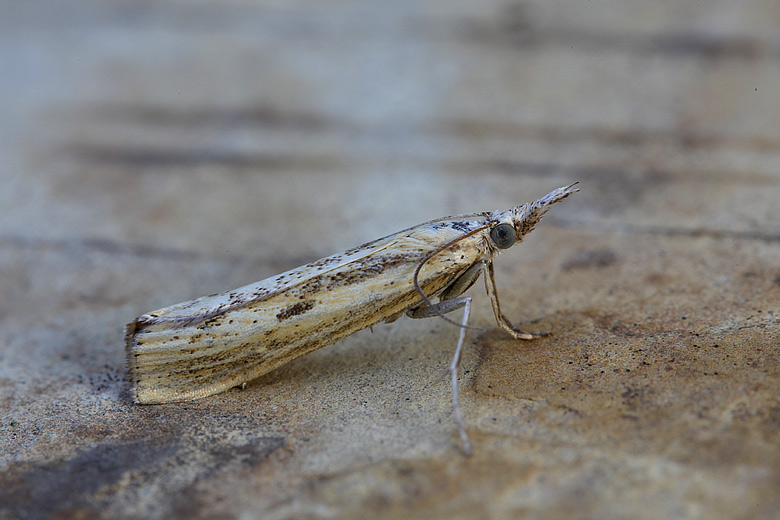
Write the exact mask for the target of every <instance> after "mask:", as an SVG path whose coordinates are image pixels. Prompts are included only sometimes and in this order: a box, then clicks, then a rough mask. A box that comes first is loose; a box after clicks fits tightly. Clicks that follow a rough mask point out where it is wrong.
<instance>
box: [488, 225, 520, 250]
mask: <svg viewBox="0 0 780 520" xmlns="http://www.w3.org/2000/svg"><path fill="white" fill-rule="evenodd" d="M490 238H492V239H493V243H494V244H496V245H497V246H498V247H499V248H501V249H506V248H507V247H511V246H512V244H514V243H515V239H516V238H517V234H516V233H515V227H514V226H513V225H512V224H499V225H497V226H496V227H494V228H493V229H492V230H491V231H490Z"/></svg>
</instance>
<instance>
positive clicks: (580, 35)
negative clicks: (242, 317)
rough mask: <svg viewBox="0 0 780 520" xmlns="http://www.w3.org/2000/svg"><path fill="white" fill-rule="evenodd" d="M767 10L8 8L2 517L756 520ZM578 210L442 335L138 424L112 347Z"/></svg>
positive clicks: (776, 157)
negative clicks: (444, 376) (547, 206)
mask: <svg viewBox="0 0 780 520" xmlns="http://www.w3.org/2000/svg"><path fill="white" fill-rule="evenodd" d="M778 16H780V11H779V10H778V7H777V3H776V2H771V1H759V0H750V1H748V2H740V3H739V4H736V3H733V4H730V3H723V2H716V1H705V2H695V3H680V2H626V1H615V0H604V1H589V2H542V1H529V2H522V3H505V2H498V1H487V2H478V3H474V2H443V1H439V2H425V3H418V2H406V1H401V2H375V3H365V2H357V3H352V2H299V3H285V2H266V3H262V4H258V3H255V2H242V1H238V0H236V1H226V2H218V3H215V2H205V1H202V2H175V1H171V0H163V1H159V2H152V3H144V2H140V3H139V2H137V1H118V2H110V3H106V2H97V1H92V0H65V1H63V2H42V1H33V2H17V3H14V4H13V5H11V4H10V3H7V4H6V5H4V6H2V7H0V28H1V29H2V30H0V42H2V43H1V44H0V63H2V69H1V70H0V74H1V76H0V94H2V99H3V100H4V101H3V110H2V111H1V112H0V164H1V167H0V176H1V177H2V187H3V189H2V190H0V203H2V207H3V208H4V212H3V218H2V219H0V294H2V298H0V518H2V519H6V518H8V519H11V518H145V519H148V518H151V519H155V518H238V517H241V518H264V519H266V518H268V519H274V518H276V519H285V518H347V519H349V518H367V517H371V518H442V517H447V518H474V517H477V516H479V517H485V516H487V517H490V518H499V519H501V518H507V519H508V518H512V519H514V518H546V519H555V518H632V519H656V518H707V519H717V518H723V519H736V518H738V519H754V518H755V519H764V518H765V519H769V518H776V517H777V511H778V509H780V493H779V492H778V491H779V490H780V469H778V468H780V397H778V388H779V387H780V355H779V354H778V351H777V345H778V342H779V341H780V314H779V313H780V262H779V261H778V259H780V204H778V203H777V201H778V198H780V169H779V167H778V164H780V132H779V131H778V130H779V125H778V121H780V101H779V99H780V98H778V96H777V85H778V84H780V70H779V69H778V67H777V55H778V53H779V52H780V40H778V37H777V34H778V33H777V20H778ZM574 181H579V182H580V186H581V190H582V191H581V192H580V193H578V194H577V195H576V196H574V197H572V198H570V199H568V200H566V201H565V202H563V203H561V204H560V205H558V206H556V207H554V208H553V210H552V211H551V213H550V214H549V215H548V217H546V219H545V221H544V222H543V223H542V224H541V225H540V226H539V228H538V229H537V230H536V231H534V233H533V234H532V235H530V236H529V237H528V239H527V241H526V242H525V243H524V244H523V245H521V246H519V247H516V248H513V249H512V250H510V251H509V252H507V253H506V254H503V255H501V257H499V258H498V259H497V262H496V265H497V273H496V276H497V279H498V283H499V291H500V295H501V297H502V304H503V307H504V312H505V313H506V314H507V315H508V316H510V317H511V318H512V319H513V320H515V321H516V322H518V323H525V324H526V325H527V327H529V328H538V329H551V330H553V331H554V332H555V335H554V336H552V337H550V338H545V339H542V340H538V341H534V342H532V343H517V342H515V341H513V340H511V339H510V338H508V337H507V336H506V335H505V334H504V333H503V332H502V331H501V330H500V329H498V328H497V327H495V326H494V322H493V318H492V315H491V312H490V308H489V307H490V306H489V303H488V300H487V299H486V298H485V296H484V295H483V294H482V291H481V284H478V285H477V286H476V287H475V288H474V289H472V290H471V292H470V293H471V294H472V295H474V298H475V312H474V314H473V318H472V323H473V324H474V325H476V326H479V327H483V328H484V330H482V331H470V332H469V336H468V343H467V346H466V351H465V358H464V361H463V370H464V373H463V376H462V378H461V395H462V400H463V407H464V413H465V416H466V422H467V424H468V430H469V434H470V435H471V437H472V442H473V444H474V455H473V456H472V457H470V458H468V457H464V456H463V455H462V454H461V453H460V452H459V450H458V447H457V435H456V433H455V428H454V424H453V421H452V418H451V403H450V395H449V389H448V385H447V383H446V382H439V381H438V380H437V378H438V376H439V373H440V371H441V369H442V368H443V367H445V366H446V364H447V362H448V361H449V359H450V356H451V355H452V350H453V348H454V345H455V339H456V335H457V331H456V330H455V329H454V328H453V327H452V326H450V325H448V324H446V323H444V322H442V321H441V320H408V319H401V320H399V321H397V322H395V323H393V324H389V325H383V326H380V327H376V328H375V330H374V331H373V333H372V332H370V331H364V332H361V333H359V334H356V335H354V336H352V337H350V338H348V339H347V340H344V341H342V342H340V343H338V344H336V345H334V346H331V347H328V348H325V349H322V350H320V351H318V352H315V353H314V354H311V355H309V356H306V357H304V358H301V359H299V360H297V361H295V362H294V363H292V364H290V365H288V366H286V367H284V368H282V369H280V370H278V371H276V372H274V373H271V374H268V375H267V376H265V377H263V378H261V379H259V380H257V381H256V382H254V383H252V384H250V385H249V386H248V387H247V388H246V389H245V390H243V391H240V390H233V391H230V392H227V393H225V394H222V395H219V396H215V397H211V398H207V399H203V400H200V401H194V402H189V403H180V404H174V405H164V406H149V407H139V406H136V405H133V404H131V403H130V401H129V399H128V393H127V386H126V383H125V382H124V381H123V377H124V367H123V362H124V350H123V349H124V347H123V339H122V327H123V325H124V323H126V322H128V321H130V320H131V319H132V318H133V317H134V316H136V315H138V314H140V313H142V312H146V311H150V310H153V309H156V308H159V307H161V306H164V305H167V304H172V303H176V302H179V301H182V300H186V299H189V298H193V297H197V296H201V295H205V294H210V293H213V292H217V291H222V290H227V289H231V288H234V287H238V286H240V285H243V284H246V283H250V282H253V281H256V280H259V279H262V278H265V277H267V276H270V275H273V274H275V273H277V272H280V271H282V270H285V269H288V268H291V267H295V266H297V265H300V264H303V263H306V262H308V261H312V260H315V259H317V258H320V257H322V256H325V255H328V254H331V253H334V252H337V251H340V250H343V249H345V248H347V247H350V246H354V245H357V244H360V243H363V242H366V241H368V240H371V239H374V238H377V237H379V236H382V235H384V234H388V233H391V232H393V231H397V230H399V229H402V228H404V227H408V226H410V225H414V224H416V223H418V222H422V221H425V220H428V219H430V218H435V217H439V216H443V215H447V214H453V213H462V212H470V211H481V210H492V209H499V208H500V209H505V208H508V207H511V206H513V205H516V204H520V203H523V202H526V201H529V200H533V199H534V198H536V197H539V196H541V195H543V194H545V193H547V192H548V191H549V190H551V189H553V188H555V187H558V186H561V185H565V184H568V183H571V182H574Z"/></svg>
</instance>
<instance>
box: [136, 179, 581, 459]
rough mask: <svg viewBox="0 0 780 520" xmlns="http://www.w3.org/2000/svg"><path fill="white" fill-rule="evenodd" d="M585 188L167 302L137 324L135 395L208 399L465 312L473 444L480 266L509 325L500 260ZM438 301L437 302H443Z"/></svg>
mask: <svg viewBox="0 0 780 520" xmlns="http://www.w3.org/2000/svg"><path fill="white" fill-rule="evenodd" d="M576 191H578V190H577V189H576V188H575V187H574V184H572V185H571V186H566V187H561V188H558V189H557V190H554V191H552V192H550V193H548V194H547V195H545V196H544V197H542V198H541V199H539V200H537V201H535V202H531V203H529V204H523V205H521V206H517V207H515V208H512V209H509V210H506V211H493V212H482V213H468V214H464V215H453V216H449V217H444V218H440V219H436V220H431V221H430V222H426V223H424V224H420V225H419V226H414V227H411V228H408V229H405V230H403V231H399V232H398V233H394V234H392V235H388V236H386V237H384V238H380V239H378V240H374V241H373V242H369V243H367V244H364V245H362V246H359V247H356V248H354V249H349V250H347V251H344V252H343V253H339V254H336V255H333V256H329V257H327V258H323V259H322V260H318V261H316V262H313V263H311V264H308V265H304V266H302V267H298V268H297V269H292V270H290V271H287V272H285V273H282V274H279V275H276V276H274V277H271V278H268V279H266V280H263V281H260V282H257V283H254V284H251V285H247V286H244V287H241V288H239V289H235V290H233V291H229V292H225V293H221V294H215V295H212V296H205V297H202V298H197V299H195V300H191V301H187V302H183V303H179V304H176V305H172V306H170V307H165V308H164V309H160V310H157V311H154V312H150V313H148V314H144V315H142V316H139V317H138V318H136V319H135V320H134V321H133V322H132V323H130V324H128V325H127V327H126V335H125V340H126V348H127V370H128V375H129V379H130V382H131V385H132V395H133V398H134V400H135V402H136V403H140V404H156V403H169V402H173V401H185V400H189V399H198V398H201V397H206V396H209V395H212V394H216V393H219V392H223V391H225V390H228V389H229V388H232V387H234V386H240V385H243V384H244V383H246V382H247V381H250V380H252V379H255V378H257V377H258V376H261V375H263V374H265V373H267V372H270V371H271V370H273V369H275V368H278V367H280V366H282V365H284V364H285V363H289V362H290V361H292V360H293V359H296V358H298V357H300V356H303V355H306V354H308V353H309V352H312V351H314V350H317V349H319V348H322V347H325V346H327V345H331V344H333V343H335V342H336V341H338V340H340V339H342V338H344V337H346V336H349V335H350V334H353V333H355V332H357V331H359V330H362V329H365V328H367V327H373V326H374V325H376V324H378V323H380V322H386V323H390V322H392V321H395V320H396V319H398V318H399V317H400V316H401V315H402V314H406V315H407V316H409V317H410V318H428V317H432V316H441V317H443V318H444V319H445V320H447V321H450V322H453V321H452V320H450V319H448V318H446V317H445V316H444V314H446V313H449V312H452V311H455V310H458V309H463V316H462V320H461V321H460V323H457V322H453V323H455V324H456V325H459V327H460V334H459V337H458V343H457V346H456V348H455V354H454V356H453V358H452V361H451V362H450V365H449V367H448V371H449V373H450V376H451V383H452V404H453V415H454V417H455V422H456V425H457V428H458V432H459V434H460V439H461V445H462V449H463V450H464V451H465V452H466V453H470V452H471V445H470V444H469V440H468V436H467V435H466V428H465V426H464V423H463V417H462V414H461V410H460V404H459V400H458V364H459V362H460V356H461V350H462V348H463V342H464V338H465V332H466V329H468V328H470V327H468V325H467V323H468V319H469V314H470V310H471V298H470V297H466V296H461V295H462V294H463V293H464V292H465V291H466V290H467V289H468V288H469V287H471V286H472V285H473V284H474V282H476V281H477V278H479V276H480V275H481V274H483V273H484V275H485V288H486V290H487V294H488V296H489V298H490V301H491V303H492V306H493V313H494V314H495V317H496V321H497V322H498V324H499V326H501V328H503V329H504V330H506V331H507V332H508V333H509V334H510V335H512V336H513V337H514V338H517V339H524V340H530V339H533V338H536V337H539V336H544V335H547V334H549V333H546V332H525V331H523V330H520V329H517V328H515V327H514V326H512V324H511V323H510V322H509V320H508V319H507V318H506V317H505V316H504V315H503V314H502V312H501V308H500V306H499V303H498V295H497V294H496V282H495V279H494V274H493V257H494V256H496V255H497V254H498V253H499V252H501V251H502V250H504V249H507V248H509V247H511V246H512V245H514V244H517V243H519V242H520V241H521V240H522V239H523V237H524V236H525V235H527V234H528V233H530V232H531V230H532V229H533V228H534V226H535V225H536V223H537V222H539V220H541V218H542V217H543V216H544V214H545V213H546V212H547V210H548V209H549V208H550V206H552V205H553V204H555V203H556V202H559V201H561V200H563V199H565V198H566V197H568V196H569V195H571V194H572V193H574V192H576ZM434 298H437V299H438V301H437V302H436V303H433V302H432V300H433V299H434Z"/></svg>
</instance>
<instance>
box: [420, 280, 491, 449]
mask: <svg viewBox="0 0 780 520" xmlns="http://www.w3.org/2000/svg"><path fill="white" fill-rule="evenodd" d="M475 279H476V278H475ZM472 283H473V282H472ZM464 290H465V289H464ZM460 308H463V319H462V320H461V322H460V325H461V326H460V333H459V335H458V346H457V347H455V355H454V356H452V361H450V366H449V367H447V371H448V372H449V373H450V379H451V381H452V414H453V415H454V416H455V424H456V425H457V427H458V433H459V434H460V443H461V447H462V449H463V452H464V453H465V454H466V455H471V443H470V442H469V437H468V435H466V426H465V424H464V423H463V414H462V413H461V411H460V397H459V395H458V367H459V366H460V355H461V352H462V351H463V342H464V341H465V339H466V329H467V328H468V323H469V316H470V315H471V298H469V297H467V296H464V297H460V298H453V299H450V300H444V301H442V302H439V303H435V304H433V306H432V307H417V308H416V309H411V310H409V311H408V312H407V315H408V316H409V317H410V318H415V319H417V318H430V317H433V316H438V315H440V314H445V313H448V312H452V311H455V310H458V309H460ZM437 311H438V312H437Z"/></svg>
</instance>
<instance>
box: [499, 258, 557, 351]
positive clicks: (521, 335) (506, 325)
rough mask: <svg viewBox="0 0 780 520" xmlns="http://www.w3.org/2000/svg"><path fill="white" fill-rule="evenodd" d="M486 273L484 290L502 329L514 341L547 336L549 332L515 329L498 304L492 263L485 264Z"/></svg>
mask: <svg viewBox="0 0 780 520" xmlns="http://www.w3.org/2000/svg"><path fill="white" fill-rule="evenodd" d="M486 264H487V272H486V273H485V290H486V291H487V294H488V297H489V298H490V303H491V304H492V305H493V314H494V315H495V316H496V321H497V322H498V324H499V325H500V326H501V328H502V329H504V330H505V331H507V332H508V333H509V334H511V335H512V337H513V338H515V339H526V340H529V339H535V338H540V337H543V336H549V335H550V334H551V333H550V332H549V331H542V332H526V331H524V330H521V329H518V328H516V327H515V326H514V325H512V323H511V322H510V321H509V320H508V319H507V317H506V316H504V314H503V313H502V312H501V305H500V304H499V303H498V292H497V291H496V278H495V273H494V271H493V262H490V261H488V262H486Z"/></svg>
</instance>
